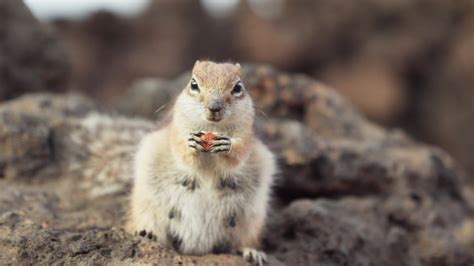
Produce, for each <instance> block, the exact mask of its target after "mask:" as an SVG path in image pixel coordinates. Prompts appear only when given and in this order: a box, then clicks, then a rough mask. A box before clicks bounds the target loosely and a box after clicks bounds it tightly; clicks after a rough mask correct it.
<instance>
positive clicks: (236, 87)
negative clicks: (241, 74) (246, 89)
mask: <svg viewBox="0 0 474 266" xmlns="http://www.w3.org/2000/svg"><path fill="white" fill-rule="evenodd" d="M241 93H242V82H240V81H237V83H235V85H234V88H233V89H232V94H237V95H238V94H241Z"/></svg>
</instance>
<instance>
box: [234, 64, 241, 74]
mask: <svg viewBox="0 0 474 266" xmlns="http://www.w3.org/2000/svg"><path fill="white" fill-rule="evenodd" d="M235 66H236V67H237V69H238V70H239V72H240V69H241V68H240V64H239V63H236V64H235Z"/></svg>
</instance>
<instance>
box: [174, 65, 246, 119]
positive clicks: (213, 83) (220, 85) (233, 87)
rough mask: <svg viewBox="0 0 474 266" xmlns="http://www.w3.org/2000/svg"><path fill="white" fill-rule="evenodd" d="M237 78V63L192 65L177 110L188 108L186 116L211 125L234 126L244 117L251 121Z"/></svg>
mask: <svg viewBox="0 0 474 266" xmlns="http://www.w3.org/2000/svg"><path fill="white" fill-rule="evenodd" d="M240 74H241V70H240V65H239V64H238V63H237V64H231V63H221V64H219V63H214V62H209V61H202V62H201V61H196V63H195V64H194V67H193V71H192V77H191V79H190V81H189V82H188V84H187V85H186V88H185V89H184V91H183V93H181V96H180V99H179V101H181V102H182V104H180V106H181V107H183V106H188V108H186V110H185V111H186V112H188V113H187V114H186V115H187V116H191V117H192V118H193V119H204V120H207V121H209V122H211V123H219V122H221V121H225V120H227V119H228V120H231V119H232V121H234V122H238V119H237V118H239V119H240V118H244V117H247V119H251V120H252V121H253V114H254V113H253V112H254V110H253V104H252V100H251V99H250V96H249V95H248V93H247V91H246V90H245V87H244V84H243V82H242V80H241V79H240ZM183 101H184V103H183ZM231 117H232V118H231ZM229 118H231V119H229Z"/></svg>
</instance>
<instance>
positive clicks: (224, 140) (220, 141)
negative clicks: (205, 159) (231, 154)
mask: <svg viewBox="0 0 474 266" xmlns="http://www.w3.org/2000/svg"><path fill="white" fill-rule="evenodd" d="M231 144H232V143H231V141H230V138H228V137H225V136H222V135H218V136H216V137H215V138H214V139H213V140H212V141H211V143H210V145H209V152H210V153H218V152H224V151H230V146H231Z"/></svg>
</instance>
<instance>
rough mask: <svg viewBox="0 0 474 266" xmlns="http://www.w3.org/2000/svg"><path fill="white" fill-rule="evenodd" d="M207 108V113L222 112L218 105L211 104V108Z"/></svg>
mask: <svg viewBox="0 0 474 266" xmlns="http://www.w3.org/2000/svg"><path fill="white" fill-rule="evenodd" d="M208 108H209V111H211V112H213V113H217V112H219V111H220V110H222V107H221V106H220V105H217V104H215V105H214V104H213V105H211V106H209V107H208Z"/></svg>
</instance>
